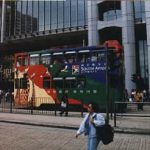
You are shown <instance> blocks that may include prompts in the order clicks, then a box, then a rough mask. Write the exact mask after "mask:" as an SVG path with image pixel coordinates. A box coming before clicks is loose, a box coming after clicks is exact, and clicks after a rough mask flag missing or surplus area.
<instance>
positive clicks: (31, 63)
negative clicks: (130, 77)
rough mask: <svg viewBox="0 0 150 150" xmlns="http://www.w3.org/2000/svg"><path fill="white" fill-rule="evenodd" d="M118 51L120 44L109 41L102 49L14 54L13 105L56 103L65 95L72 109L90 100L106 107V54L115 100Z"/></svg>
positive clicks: (119, 79)
mask: <svg viewBox="0 0 150 150" xmlns="http://www.w3.org/2000/svg"><path fill="white" fill-rule="evenodd" d="M106 45H107V46H106ZM106 50H107V53H106ZM121 52H122V47H121V45H120V44H119V43H118V42H117V41H114V40H113V41H112V40H110V41H106V42H105V44H104V45H102V46H92V47H81V48H67V49H50V50H42V51H34V52H24V53H16V54H15V71H14V77H15V81H14V84H15V85H14V101H15V106H16V107H17V106H19V107H20V106H23V107H26V108H27V107H30V106H31V105H32V106H34V107H40V106H46V105H51V104H59V103H60V101H61V97H62V95H63V93H64V92H65V93H67V95H68V103H69V106H72V108H73V107H74V106H77V105H80V104H81V103H83V104H85V106H86V104H87V103H88V102H91V101H94V102H96V103H97V104H99V105H100V107H101V109H103V108H105V106H106V54H107V56H108V57H107V58H108V66H109V67H108V72H109V73H108V76H109V82H108V83H109V96H110V98H111V99H112V101H114V100H116V99H117V100H118V99H119V98H120V96H121V93H122V90H121V87H123V85H122V57H121ZM112 64H113V65H112Z"/></svg>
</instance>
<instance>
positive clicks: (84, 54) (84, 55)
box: [78, 50, 90, 63]
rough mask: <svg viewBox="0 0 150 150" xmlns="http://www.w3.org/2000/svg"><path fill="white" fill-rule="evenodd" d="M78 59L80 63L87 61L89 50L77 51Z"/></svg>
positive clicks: (88, 59)
mask: <svg viewBox="0 0 150 150" xmlns="http://www.w3.org/2000/svg"><path fill="white" fill-rule="evenodd" d="M78 60H79V61H80V62H81V63H86V62H89V61H90V53H89V50H86V51H85V52H84V51H79V53H78Z"/></svg>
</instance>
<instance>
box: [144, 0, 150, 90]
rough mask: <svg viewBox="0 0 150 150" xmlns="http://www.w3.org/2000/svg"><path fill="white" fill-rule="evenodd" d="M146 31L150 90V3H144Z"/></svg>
mask: <svg viewBox="0 0 150 150" xmlns="http://www.w3.org/2000/svg"><path fill="white" fill-rule="evenodd" d="M145 16H146V31H147V49H148V80H149V83H148V85H149V89H150V32H149V31H150V1H145Z"/></svg>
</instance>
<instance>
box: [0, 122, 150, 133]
mask: <svg viewBox="0 0 150 150" xmlns="http://www.w3.org/2000/svg"><path fill="white" fill-rule="evenodd" d="M0 122H3V123H10V124H20V125H30V126H38V127H51V128H60V129H69V130H78V128H79V127H76V126H69V125H57V124H42V123H33V122H20V121H9V120H0ZM114 132H115V133H122V134H141V135H150V130H148V129H131V128H118V127H117V128H116V127H115V128H114Z"/></svg>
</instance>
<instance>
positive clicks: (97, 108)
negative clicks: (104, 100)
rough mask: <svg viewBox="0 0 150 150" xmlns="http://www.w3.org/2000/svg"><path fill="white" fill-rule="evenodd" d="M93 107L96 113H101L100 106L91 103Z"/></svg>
mask: <svg viewBox="0 0 150 150" xmlns="http://www.w3.org/2000/svg"><path fill="white" fill-rule="evenodd" d="M90 104H91V105H92V109H93V110H94V112H99V105H98V104H96V103H94V102H91V103H90Z"/></svg>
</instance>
